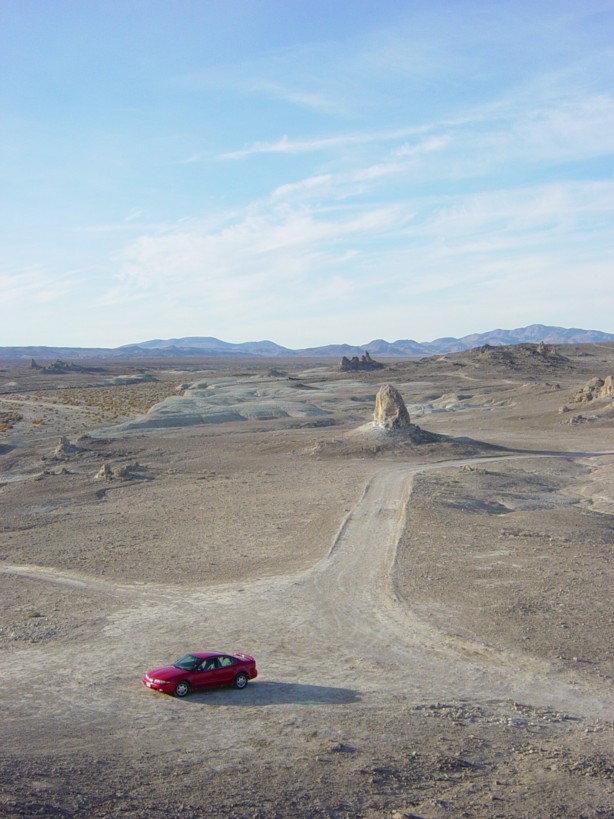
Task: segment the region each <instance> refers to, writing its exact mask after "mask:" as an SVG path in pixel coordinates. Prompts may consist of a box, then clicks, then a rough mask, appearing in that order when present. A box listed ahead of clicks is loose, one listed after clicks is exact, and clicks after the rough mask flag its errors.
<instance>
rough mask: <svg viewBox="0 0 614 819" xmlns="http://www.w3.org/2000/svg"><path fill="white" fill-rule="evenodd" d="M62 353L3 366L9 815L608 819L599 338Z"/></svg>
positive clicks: (611, 465) (608, 480)
mask: <svg viewBox="0 0 614 819" xmlns="http://www.w3.org/2000/svg"><path fill="white" fill-rule="evenodd" d="M79 363H80V365H81V366H80V367H79V368H75V369H70V368H67V369H64V370H62V369H61V368H60V369H59V370H56V371H54V370H53V368H50V369H44V368H43V369H34V368H32V367H30V366H29V362H10V361H0V668H1V669H2V671H1V680H2V684H1V686H0V698H1V707H2V728H1V735H2V742H1V745H0V770H1V793H0V815H2V816H12V817H25V816H27V817H30V816H42V817H46V816H53V817H105V816H106V817H116V816H134V817H154V819H155V817H160V818H161V817H175V816H177V817H179V816H181V817H185V818H186V819H190V818H194V819H195V818H196V817H254V818H255V819H258V818H260V817H262V819H265V818H266V817H368V818H369V819H370V818H372V817H390V819H410V817H423V819H439V817H531V819H534V818H539V817H543V818H544V819H546V817H548V818H550V817H574V819H576V818H579V817H612V816H614V722H613V720H614V696H613V688H612V682H613V679H614V662H613V659H614V657H613V655H614V639H613V636H614V634H613V632H614V629H613V619H614V612H613V606H612V588H613V587H614V584H613V577H612V564H611V555H612V545H613V543H614V527H613V522H614V517H613V516H614V399H613V398H612V397H611V396H604V397H601V398H594V399H593V400H590V401H587V400H583V401H580V400H577V399H579V396H578V391H579V390H581V388H582V387H583V386H584V385H586V384H587V383H588V382H590V381H591V380H592V379H594V378H595V377H600V378H602V379H603V378H605V377H606V376H608V375H611V374H612V373H614V345H586V346H577V347H576V346H565V347H558V348H557V350H556V351H546V352H545V353H544V351H539V350H538V349H537V348H530V349H529V348H528V347H527V348H501V349H499V348H495V349H481V350H474V351H469V352H464V353H456V354H451V355H448V356H442V357H437V358H432V359H423V360H416V361H411V360H403V361H399V360H395V361H390V362H383V363H385V365H386V366H385V367H384V368H383V369H380V370H376V371H373V372H360V371H359V372H349V373H342V372H340V371H339V367H338V362H337V361H332V360H326V361H323V360H320V361H317V360H314V361H309V360H305V359H291V360H290V359H288V360H279V359H276V360H275V361H271V360H269V361H265V360H260V359H249V360H248V359H242V360H238V359H237V360H235V359H228V358H224V359H209V360H206V359H203V360H195V359H194V360H193V359H175V360H167V361H140V362H134V361H131V362H118V361H111V360H105V361H96V362H90V363H89V365H87V363H86V364H84V363H83V362H79ZM385 383H388V384H392V385H394V386H395V387H396V388H397V389H398V390H399V392H400V393H401V394H402V396H403V398H404V400H405V403H406V405H407V409H408V410H409V414H410V416H411V421H412V424H415V425H418V426H419V427H420V429H421V430H423V431H424V432H428V433H433V435H432V436H426V438H425V439H424V440H423V439H422V438H420V436H419V435H413V434H409V433H408V432H407V431H399V432H394V431H392V432H390V431H385V430H383V429H381V428H380V427H378V426H376V425H374V424H373V407H374V400H375V395H376V393H377V391H378V389H379V387H380V385H381V384H385ZM206 649H216V650H223V651H231V652H232V651H243V652H246V653H248V654H253V655H254V656H255V657H256V660H257V663H258V670H259V676H258V679H257V680H255V681H253V682H250V684H249V685H248V686H247V688H246V689H245V690H243V691H238V690H235V689H218V690H211V691H205V692H196V693H192V694H191V695H190V696H188V697H186V698H185V699H181V700H180V699H177V698H174V697H170V696H166V695H163V694H156V693H154V692H152V691H150V690H148V689H146V688H145V687H144V686H143V685H142V684H141V676H142V675H143V673H144V672H145V671H147V670H148V669H151V668H155V667H159V666H161V665H166V664H168V663H170V662H172V661H174V660H176V659H177V658H179V657H181V656H182V655H183V654H185V653H187V652H189V651H192V650H206Z"/></svg>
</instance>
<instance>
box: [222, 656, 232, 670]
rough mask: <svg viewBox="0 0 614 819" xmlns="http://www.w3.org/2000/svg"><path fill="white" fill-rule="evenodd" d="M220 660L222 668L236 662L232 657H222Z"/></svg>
mask: <svg viewBox="0 0 614 819" xmlns="http://www.w3.org/2000/svg"><path fill="white" fill-rule="evenodd" d="M219 661H220V666H221V668H227V667H228V666H229V665H234V664H235V661H234V659H233V658H232V657H220V658H219Z"/></svg>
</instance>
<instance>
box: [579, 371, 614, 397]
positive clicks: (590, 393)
mask: <svg viewBox="0 0 614 819" xmlns="http://www.w3.org/2000/svg"><path fill="white" fill-rule="evenodd" d="M600 398H614V377H613V376H611V375H607V376H606V377H605V378H592V379H591V380H590V381H589V382H587V383H586V384H585V385H584V386H583V387H581V388H580V389H579V390H578V392H576V393H574V394H573V395H572V397H571V400H572V401H573V402H574V403H576V404H580V403H583V402H586V401H597V400H599V399H600Z"/></svg>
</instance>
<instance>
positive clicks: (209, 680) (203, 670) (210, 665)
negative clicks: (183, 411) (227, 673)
mask: <svg viewBox="0 0 614 819" xmlns="http://www.w3.org/2000/svg"><path fill="white" fill-rule="evenodd" d="M219 674H220V668H219V663H218V658H217V657H209V658H207V659H206V660H203V662H202V663H201V664H200V666H199V667H198V669H197V671H195V672H194V678H193V682H192V687H193V688H210V687H211V686H213V685H220V684H221V683H220V676H219Z"/></svg>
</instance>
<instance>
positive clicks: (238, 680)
mask: <svg viewBox="0 0 614 819" xmlns="http://www.w3.org/2000/svg"><path fill="white" fill-rule="evenodd" d="M248 679H249V677H248V676H247V674H244V673H243V672H241V673H240V674H237V676H236V677H235V688H245V686H246V685H247V681H248Z"/></svg>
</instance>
